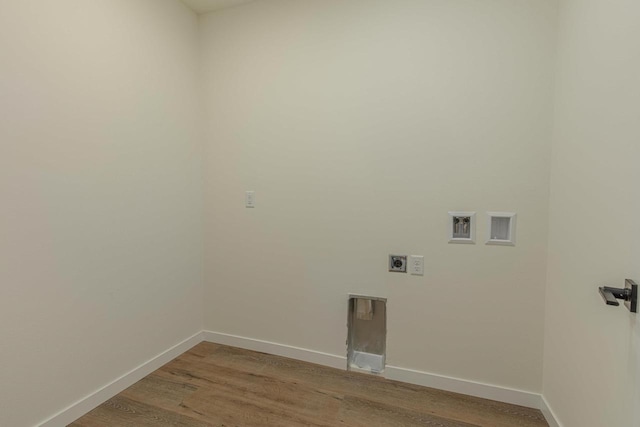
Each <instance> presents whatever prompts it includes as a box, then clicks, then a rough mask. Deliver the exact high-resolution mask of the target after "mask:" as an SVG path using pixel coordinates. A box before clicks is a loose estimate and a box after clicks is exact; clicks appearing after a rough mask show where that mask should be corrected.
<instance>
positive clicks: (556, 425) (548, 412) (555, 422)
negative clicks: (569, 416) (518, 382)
mask: <svg viewBox="0 0 640 427" xmlns="http://www.w3.org/2000/svg"><path fill="white" fill-rule="evenodd" d="M541 401H542V403H541V405H540V410H541V411H542V415H544V418H545V419H546V420H547V423H548V424H549V427H563V425H562V423H561V422H560V421H559V419H558V416H557V415H556V413H555V412H553V409H551V406H550V405H549V402H547V399H545V398H544V396H541Z"/></svg>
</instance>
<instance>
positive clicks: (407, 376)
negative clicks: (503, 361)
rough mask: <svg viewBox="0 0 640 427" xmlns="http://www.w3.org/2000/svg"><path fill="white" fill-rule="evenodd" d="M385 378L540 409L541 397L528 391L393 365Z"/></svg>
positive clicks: (388, 366) (389, 366)
mask: <svg viewBox="0 0 640 427" xmlns="http://www.w3.org/2000/svg"><path fill="white" fill-rule="evenodd" d="M384 376H385V377H386V378H388V379H390V380H395V381H401V382H405V383H410V384H416V385H420V386H424V387H431V388H435V389H438V390H444V391H450V392H453V393H460V394H466V395H467V396H475V397H480V398H483V399H489V400H497V401H499V402H504V403H510V404H512V405H520V406H526V407H527V408H535V409H539V408H540V402H541V396H540V395H539V394H537V393H532V392H528V391H523V390H516V389H512V388H507V387H501V386H497V385H492V384H484V383H480V382H475V381H469V380H462V379H459V378H453V377H447V376H443V375H437V374H431V373H428V372H422V371H416V370H413V369H406V368H399V367H397V366H393V365H387V367H386V368H385V370H384Z"/></svg>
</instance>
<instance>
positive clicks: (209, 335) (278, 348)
mask: <svg viewBox="0 0 640 427" xmlns="http://www.w3.org/2000/svg"><path fill="white" fill-rule="evenodd" d="M203 335H204V340H205V341H208V342H213V343H216V344H222V345H228V346H232V347H238V348H243V349H246V350H253V351H259V352H262V353H268V354H273V355H276V356H282V357H288V358H291V359H297V360H302V361H305V362H310V363H316V364H319V365H323V366H329V367H331V368H337V369H342V370H345V369H346V366H347V358H346V357H343V356H336V355H333V354H328V353H322V352H318V351H314V350H308V349H304V348H300V347H292V346H288V345H282V344H277V343H274V342H269V341H262V340H257V339H253V338H247V337H241V336H237V335H229V334H223V333H220V332H213V331H204V332H203ZM382 376H384V377H385V378H388V379H390V380H395V381H402V382H405V383H409V384H415V385H421V386H425V387H432V388H436V389H439V390H445V391H451V392H454V393H461V394H466V395H470V396H476V397H481V398H484V399H490V400H497V401H500V402H504V403H511V404H513V405H520V406H526V407H528V408H535V409H541V406H542V399H541V396H540V395H539V394H536V393H531V392H527V391H522V390H514V389H509V388H505V387H500V386H495V385H489V384H482V383H477V382H473V381H468V380H461V379H458V378H451V377H445V376H441V375H435V374H430V373H427V372H422V371H416V370H412V369H405V368H399V367H397V366H389V365H387V367H386V368H385V370H384V373H383V374H382ZM552 427H553V426H552Z"/></svg>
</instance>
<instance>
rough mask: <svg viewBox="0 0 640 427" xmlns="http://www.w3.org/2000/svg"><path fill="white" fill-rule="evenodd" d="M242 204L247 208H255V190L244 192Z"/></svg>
mask: <svg viewBox="0 0 640 427" xmlns="http://www.w3.org/2000/svg"><path fill="white" fill-rule="evenodd" d="M244 205H245V207H247V208H255V207H256V192H255V191H247V192H246V193H245V194H244Z"/></svg>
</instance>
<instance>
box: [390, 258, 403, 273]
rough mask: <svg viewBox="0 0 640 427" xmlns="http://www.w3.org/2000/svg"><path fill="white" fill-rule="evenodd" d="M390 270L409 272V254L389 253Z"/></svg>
mask: <svg viewBox="0 0 640 427" xmlns="http://www.w3.org/2000/svg"><path fill="white" fill-rule="evenodd" d="M389 271H390V272H392V273H406V272H407V256H406V255H389Z"/></svg>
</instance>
